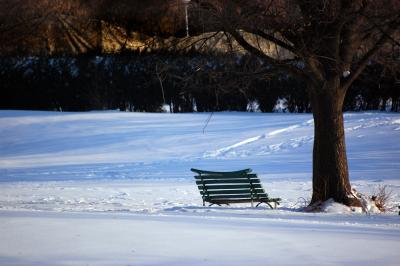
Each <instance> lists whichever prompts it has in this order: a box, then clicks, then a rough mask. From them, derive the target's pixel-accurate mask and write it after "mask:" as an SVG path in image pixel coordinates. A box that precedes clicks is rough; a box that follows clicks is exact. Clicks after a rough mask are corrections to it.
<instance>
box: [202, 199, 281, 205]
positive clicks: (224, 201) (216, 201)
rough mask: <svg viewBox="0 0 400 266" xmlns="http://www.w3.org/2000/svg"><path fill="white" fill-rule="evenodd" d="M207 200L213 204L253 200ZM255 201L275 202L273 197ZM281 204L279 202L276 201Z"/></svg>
mask: <svg viewBox="0 0 400 266" xmlns="http://www.w3.org/2000/svg"><path fill="white" fill-rule="evenodd" d="M207 202H209V203H212V204H231V203H250V202H251V200H249V199H228V200H227V199H221V200H217V199H215V200H208V201H207ZM253 202H265V203H267V202H268V203H270V202H275V201H271V199H261V200H253ZM276 203H277V204H278V205H279V202H276Z"/></svg>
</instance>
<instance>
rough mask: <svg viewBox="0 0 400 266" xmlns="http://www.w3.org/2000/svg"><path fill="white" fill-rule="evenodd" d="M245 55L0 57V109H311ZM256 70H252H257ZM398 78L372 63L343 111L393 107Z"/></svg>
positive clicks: (300, 89)
mask: <svg viewBox="0 0 400 266" xmlns="http://www.w3.org/2000/svg"><path fill="white" fill-rule="evenodd" d="M266 68H267V69H268V66H265V65H263V63H262V62H260V61H259V60H255V59H254V58H252V57H250V56H226V55H224V56H223V55H201V54H185V55H182V54H181V55H176V54H175V55H171V54H160V53H157V54H145V55H143V54H142V55H140V54H135V53H129V54H124V53H121V54H117V55H115V54H114V55H103V56H94V55H77V56H73V57H71V56H57V57H2V58H0V80H1V83H0V86H1V90H0V91H1V93H0V94H1V95H0V108H1V109H31V110H63V111H86V110H103V109H120V110H122V111H139V112H142V111H143V112H160V111H163V106H164V110H165V106H166V105H167V106H169V108H170V110H171V111H172V112H193V111H198V112H210V111H255V110H259V111H262V112H272V111H274V108H275V106H276V103H277V100H278V99H285V101H286V110H285V111H288V112H310V111H311V107H310V103H309V100H308V96H307V93H306V84H304V82H302V81H300V80H296V79H294V78H291V77H289V76H287V75H286V74H275V75H271V74H269V76H266V74H263V70H265V69H266ZM256 73H257V74H256ZM399 92H400V84H399V82H398V81H397V82H396V79H395V77H394V76H393V75H392V74H391V72H388V71H386V70H385V68H383V67H382V66H381V65H379V64H371V65H370V66H369V67H368V69H367V70H366V72H365V74H364V75H363V76H362V77H361V78H360V79H359V80H358V81H357V82H356V83H355V84H354V85H353V86H352V88H351V89H350V90H349V92H348V94H347V97H346V100H345V105H344V109H345V110H347V111H350V110H351V111H360V110H385V109H386V106H389V107H390V108H391V109H390V110H391V111H395V112H398V111H399V110H400V107H399V100H400V93H399Z"/></svg>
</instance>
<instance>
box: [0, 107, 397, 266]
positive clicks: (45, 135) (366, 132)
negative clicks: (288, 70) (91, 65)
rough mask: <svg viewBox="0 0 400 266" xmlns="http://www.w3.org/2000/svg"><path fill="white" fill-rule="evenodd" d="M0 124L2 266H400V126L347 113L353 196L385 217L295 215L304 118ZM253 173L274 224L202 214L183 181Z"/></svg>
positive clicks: (116, 118)
mask: <svg viewBox="0 0 400 266" xmlns="http://www.w3.org/2000/svg"><path fill="white" fill-rule="evenodd" d="M208 116H209V114H199V113H196V114H166V113H164V114H144V113H122V112H88V113H52V112H28V111H0V225H1V226H0V235H1V240H0V265H347V264H352V265H377V264H380V265H398V262H399V261H400V255H399V253H398V250H399V248H400V216H399V215H397V212H398V210H397V209H396V206H398V205H399V204H400V141H399V140H400V114H394V113H381V112H370V113H346V114H345V121H346V122H345V123H346V125H345V126H346V137H347V138H346V141H347V151H348V159H349V167H350V177H351V182H352V186H353V187H354V188H356V189H357V190H358V191H361V192H363V193H365V194H369V195H371V194H372V193H373V192H374V191H377V190H378V188H379V187H381V186H386V187H387V189H388V190H390V191H392V197H391V204H392V206H393V209H392V211H391V212H389V213H386V214H371V215H366V214H360V213H351V212H350V211H349V210H347V209H346V208H343V207H341V206H335V205H332V206H330V208H329V209H328V210H327V211H329V212H328V213H320V214H311V213H303V212H300V211H298V208H299V207H301V206H304V204H305V202H306V201H307V200H309V198H310V197H311V167H312V166H311V163H312V162H311V152H312V141H313V120H312V116H311V115H309V114H260V113H217V114H214V116H213V117H212V119H211V121H210V123H209V125H208V126H207V128H206V129H205V132H204V133H203V127H204V125H205V121H206V120H207V118H208ZM192 167H193V168H200V169H210V170H222V171H223V170H236V169H242V168H252V169H253V171H254V172H256V173H258V175H259V176H260V178H261V180H262V182H263V185H264V187H265V188H266V190H267V192H268V193H269V194H270V196H272V197H281V198H282V199H283V202H282V204H281V207H280V208H278V209H277V210H270V209H267V208H265V207H260V208H257V209H252V208H250V206H249V205H248V204H239V205H233V206H230V207H225V206H224V207H214V206H213V207H202V201H201V197H200V195H199V192H198V191H197V187H196V186H195V183H194V180H193V174H192V173H191V172H190V170H189V169H190V168H192Z"/></svg>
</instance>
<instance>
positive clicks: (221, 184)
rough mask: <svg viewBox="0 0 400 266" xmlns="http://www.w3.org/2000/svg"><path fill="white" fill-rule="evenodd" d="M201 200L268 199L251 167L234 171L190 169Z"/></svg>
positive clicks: (238, 200) (245, 200)
mask: <svg viewBox="0 0 400 266" xmlns="http://www.w3.org/2000/svg"><path fill="white" fill-rule="evenodd" d="M191 171H192V172H195V173H196V174H197V175H196V176H195V179H196V184H197V186H198V188H199V191H200V194H201V196H202V198H203V202H204V201H207V202H248V201H257V200H261V199H268V195H267V193H265V191H264V189H263V187H262V186H261V182H260V179H259V178H258V177H257V175H256V174H252V173H251V169H244V170H240V171H234V172H212V171H203V170H199V169H191Z"/></svg>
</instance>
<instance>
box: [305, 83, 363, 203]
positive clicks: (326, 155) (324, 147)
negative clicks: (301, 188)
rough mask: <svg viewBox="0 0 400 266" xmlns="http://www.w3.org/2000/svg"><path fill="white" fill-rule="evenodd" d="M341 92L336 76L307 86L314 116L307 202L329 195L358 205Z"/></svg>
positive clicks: (323, 199)
mask: <svg viewBox="0 0 400 266" xmlns="http://www.w3.org/2000/svg"><path fill="white" fill-rule="evenodd" d="M345 94H346V92H345V90H344V89H342V88H340V85H339V79H336V81H331V82H325V83H324V85H323V86H321V87H319V88H317V87H311V88H310V96H311V103H312V108H313V116H314V149H313V195H312V200H311V205H313V204H318V203H321V202H323V201H326V200H328V199H330V198H332V199H334V200H335V201H336V202H340V203H343V204H345V205H348V206H359V201H358V200H357V199H355V198H354V197H353V195H352V193H351V186H350V181H349V170H348V164H347V155H346V143H345V133H344V121H343V111H342V108H343V101H344V97H345Z"/></svg>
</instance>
